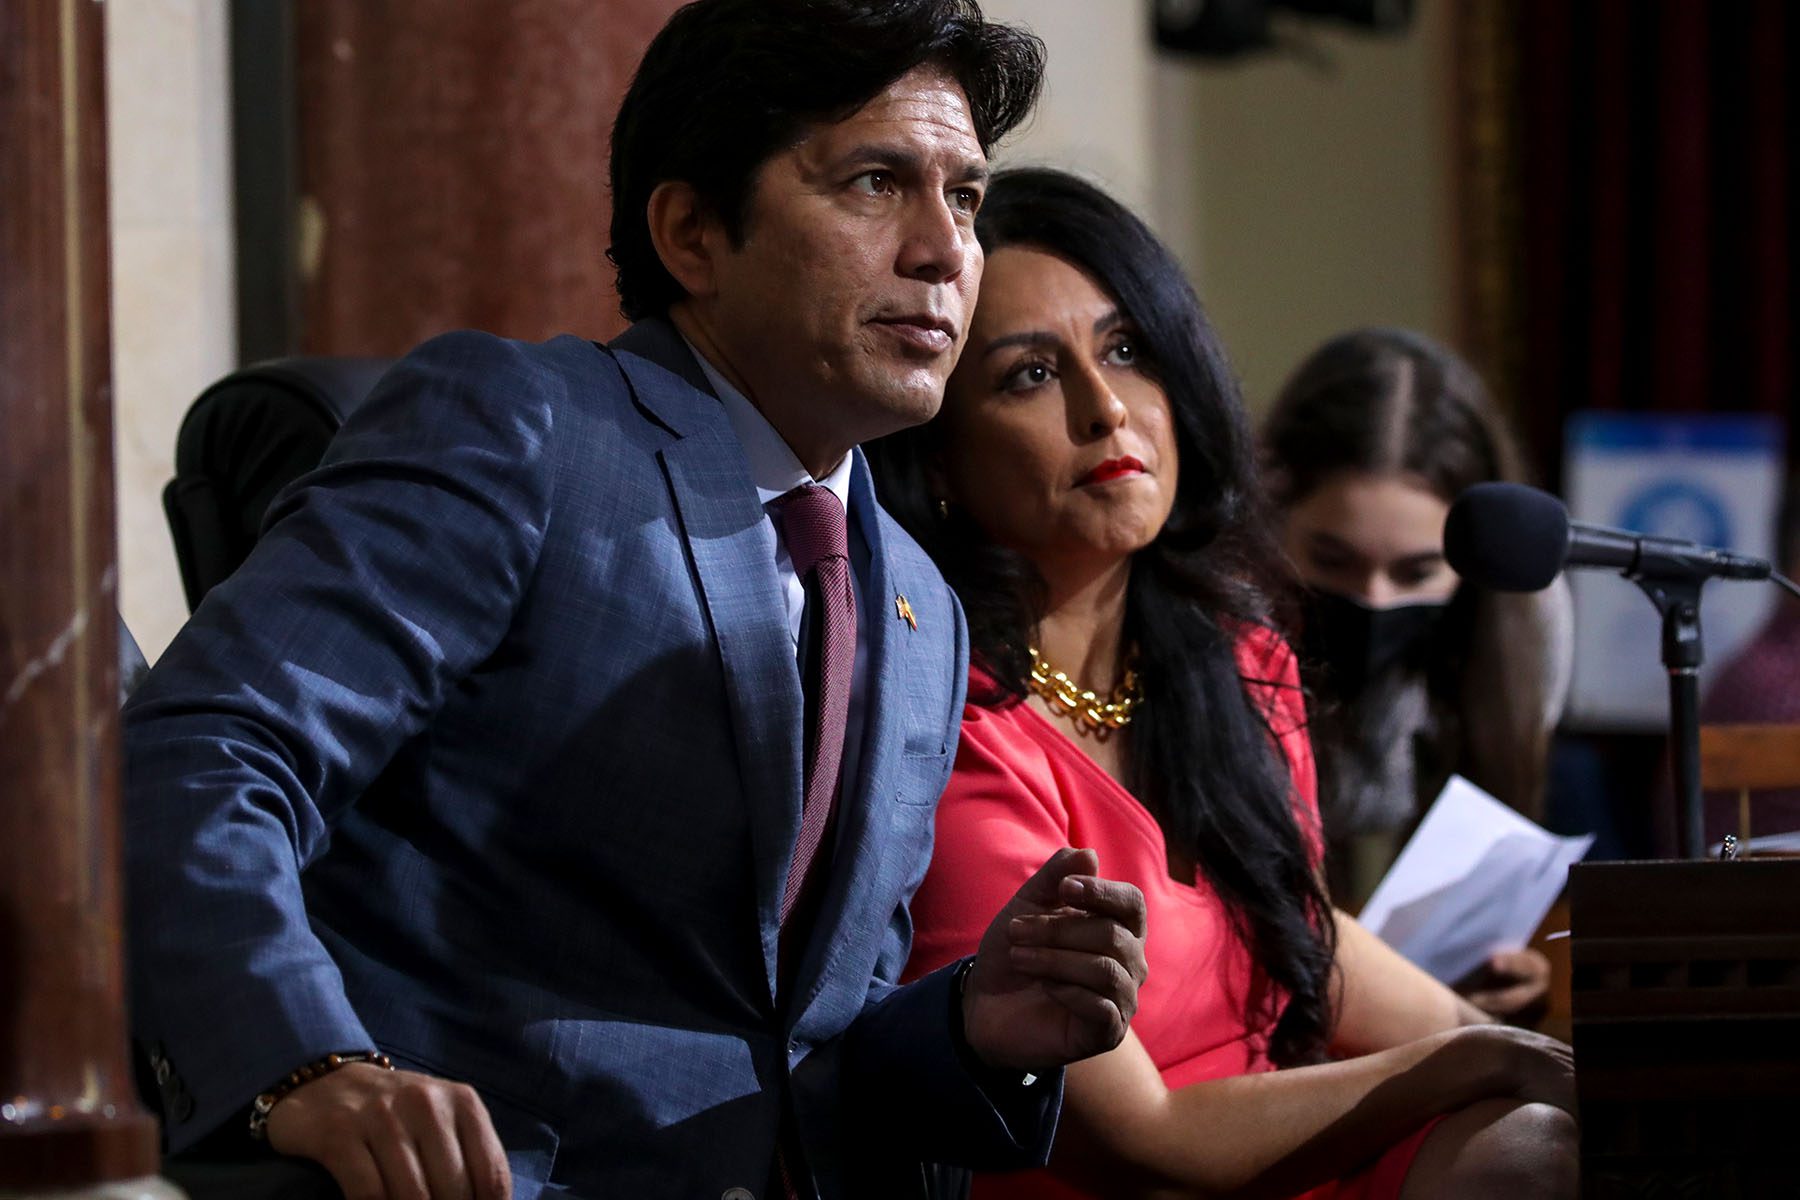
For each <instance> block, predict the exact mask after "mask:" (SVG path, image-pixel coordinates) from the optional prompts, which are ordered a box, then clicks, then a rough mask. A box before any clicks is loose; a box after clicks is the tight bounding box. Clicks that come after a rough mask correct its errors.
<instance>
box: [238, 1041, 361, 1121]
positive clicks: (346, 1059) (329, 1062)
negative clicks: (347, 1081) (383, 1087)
mask: <svg viewBox="0 0 1800 1200" xmlns="http://www.w3.org/2000/svg"><path fill="white" fill-rule="evenodd" d="M351 1063H368V1064H369V1065H370V1066H373V1067H380V1068H381V1069H382V1070H384V1071H391V1070H393V1069H394V1063H393V1060H391V1059H390V1058H388V1056H387V1055H385V1054H383V1053H382V1052H381V1051H379V1050H346V1051H344V1052H343V1053H341V1054H327V1055H326V1056H325V1057H324V1058H318V1059H314V1060H313V1061H312V1062H309V1063H305V1064H303V1065H301V1066H298V1067H295V1068H294V1069H293V1070H292V1071H289V1072H288V1073H287V1074H286V1075H285V1076H283V1077H282V1079H281V1080H280V1081H279V1082H278V1083H276V1084H275V1086H273V1087H271V1088H269V1089H268V1090H267V1091H265V1092H262V1093H260V1094H259V1095H258V1096H257V1097H256V1099H255V1100H252V1101H251V1102H250V1117H249V1131H250V1136H251V1137H253V1138H255V1139H256V1140H257V1141H259V1142H260V1141H263V1140H265V1139H266V1138H267V1137H268V1136H269V1113H270V1111H271V1110H273V1109H274V1107H275V1105H276V1104H278V1103H280V1101H281V1100H283V1099H284V1098H285V1097H286V1096H287V1095H288V1094H289V1093H290V1092H292V1091H294V1090H295V1089H296V1088H299V1087H300V1086H302V1085H303V1084H308V1083H311V1082H312V1081H313V1080H315V1079H321V1078H323V1077H325V1076H326V1075H329V1074H331V1073H332V1072H333V1071H335V1070H337V1069H338V1068H339V1067H347V1066H349V1065H350V1064H351Z"/></svg>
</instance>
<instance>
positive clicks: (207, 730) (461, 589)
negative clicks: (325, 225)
mask: <svg viewBox="0 0 1800 1200" xmlns="http://www.w3.org/2000/svg"><path fill="white" fill-rule="evenodd" d="M852 486H853V500H852V509H853V514H854V526H855V529H856V533H857V535H858V536H859V537H860V538H861V540H862V542H863V544H864V545H865V546H866V548H867V550H868V570H867V572H866V578H865V579H864V581H863V582H864V588H863V595H862V597H861V601H862V604H861V609H860V613H859V616H860V620H861V621H862V623H863V628H864V629H865V631H866V633H867V636H868V639H869V684H870V689H871V690H870V698H869V705H868V710H867V717H866V727H865V741H864V743H863V747H862V751H861V762H860V770H859V772H858V774H859V776H860V777H859V778H857V779H856V780H854V781H846V787H845V795H844V796H843V799H842V800H841V802H840V805H841V807H840V809H839V819H838V824H837V827H836V846H835V856H834V859H833V862H832V867H831V873H830V877H829V884H828V887H827V889H826V892H825V895H824V898H823V901H822V906H821V910H820V915H819V917H818V919H817V923H816V925H815V926H814V928H813V931H812V935H811V939H810V944H809V945H808V946H807V948H806V950H805V953H804V955H803V957H802V960H801V964H800V966H799V968H798V980H797V983H796V984H795V986H794V987H793V988H792V990H791V993H790V994H788V995H785V996H778V995H777V993H776V986H775V984H776V943H777V935H778V917H777V908H778V905H779V900H780V896H781V889H782V884H783V881H784V879H785V877H786V873H787V866H788V861H789V857H790V854H791V851H792V847H793V844H794V840H795V835H796V832H797V830H798V827H799V812H800V797H801V792H802V770H803V768H802V757H801V756H802V746H801V740H802V739H801V730H802V728H803V720H802V696H801V685H800V679H799V673H798V669H797V667H796V664H795V655H794V649H793V644H792V641H791V638H790V635H789V632H788V628H787V624H786V617H785V610H784V607H783V603H782V600H781V594H780V591H779V584H778V580H777V576H776V571H775V563H774V551H773V536H774V535H773V530H772V527H771V526H770V524H769V523H768V522H767V521H766V520H765V519H764V514H763V510H762V508H761V506H760V505H759V503H758V501H757V496H756V491H755V488H754V486H753V485H752V483H751V480H750V477H749V473H748V467H747V465H746V463H745V459H744V455H743V452H742V450H741V449H740V447H739V445H738V443H737V441H736V439H735V438H734V436H733V434H732V431H731V428H730V426H729V424H728V422H727V420H726V417H725V414H724V411H723V409H722V408H721V406H720V405H719V403H718V401H717V400H716V399H715V398H714V397H713V396H712V395H711V394H710V393H709V392H707V390H706V387H705V382H704V379H703V377H702V376H701V374H700V372H699V370H698V367H697V365H696V364H695V363H694V361H693V359H692V357H691V355H690V354H689V353H688V351H687V349H686V347H685V345H684V344H683V343H682V342H681V341H680V339H679V338H678V337H677V336H676V335H675V334H674V331H673V329H672V328H671V327H669V326H667V325H666V324H663V323H661V322H648V323H644V324H640V325H639V326H636V327H634V328H633V329H632V330H630V331H628V332H627V334H626V335H625V336H624V337H622V338H621V339H620V340H619V341H618V342H616V343H614V344H613V345H612V346H611V347H609V348H607V349H601V348H597V347H596V346H594V345H593V344H591V343H589V342H585V341H582V340H580V339H577V338H572V337H563V338H558V339H556V340H554V341H551V342H548V343H544V344H542V345H526V344H521V343H515V342H508V341H502V340H500V339H496V338H493V337H489V336H486V335H481V334H474V333H458V334H450V335H447V336H444V337H441V338H438V339H436V340H434V341H432V342H430V343H428V344H426V345H425V346H423V347H421V348H420V349H419V350H417V351H415V352H414V353H413V354H412V355H411V356H409V357H408V358H407V359H405V360H403V361H402V362H401V363H400V364H399V365H397V366H396V367H395V368H394V369H393V371H392V372H390V374H389V375H388V376H387V377H386V378H385V379H384V381H383V382H382V383H381V385H380V386H379V387H378V388H377V389H376V391H375V393H374V394H373V395H372V396H371V397H370V399H369V400H368V401H367V402H366V403H365V404H364V405H363V407H362V408H361V409H360V410H359V411H358V412H357V413H356V414H355V415H354V416H353V417H352V418H351V420H350V421H349V422H348V423H347V424H346V425H345V427H344V429H343V431H342V432H341V433H340V434H339V435H338V437H337V439H336V440H335V441H334V442H333V444H332V446H331V448H330V451H329V453H328V454H327V455H326V458H325V461H324V463H323V464H322V465H321V466H320V467H319V469H318V470H317V471H316V472H314V473H313V474H311V475H310V476H308V477H306V478H305V479H303V480H302V481H300V483H299V484H297V485H296V486H295V487H294V488H292V489H290V490H289V491H288V492H287V493H286V494H285V495H284V496H283V497H282V498H281V499H280V500H279V501H278V502H277V504H276V506H275V508H274V509H273V510H272V511H271V515H270V526H269V528H268V529H267V531H266V534H265V536H264V537H263V539H262V540H261V542H260V543H259V544H258V546H257V548H256V550H255V552H254V553H253V554H252V555H251V557H250V559H249V561H248V562H247V563H246V564H245V565H244V566H243V568H242V569H241V570H239V571H238V572H237V573H236V574H235V575H234V576H233V577H232V578H231V579H230V580H228V581H227V582H226V583H224V584H223V585H221V586H220V587H218V588H216V589H215V590H214V591H213V592H212V593H210V594H209V595H208V596H207V598H206V600H205V602H204V603H203V604H202V605H201V606H200V609H199V611H198V612H197V613H196V614H195V615H194V618H193V620H192V621H191V622H190V623H189V624H188V626H187V627H186V628H185V629H184V630H183V631H182V633H181V635H180V636H179V637H178V638H177V639H176V641H175V643H174V644H173V645H172V646H171V647H170V648H169V650H168V651H167V652H166V654H165V655H164V656H163V658H162V660H161V661H160V662H159V663H158V664H157V667H156V669H155V670H154V671H153V672H152V673H151V675H150V677H149V679H148V680H147V682H146V683H145V684H144V685H143V686H142V688H141V689H140V690H139V691H138V692H137V694H136V695H135V697H134V698H133V700H132V702H131V704H130V706H129V707H128V708H127V710H126V714H125V748H126V755H127V758H126V781H127V802H126V830H127V832H126V841H125V845H126V858H127V868H128V888H129V892H128V895H129V928H130V939H131V941H130V964H131V977H132V1005H133V1026H134V1035H135V1037H136V1038H137V1040H138V1041H139V1043H140V1044H141V1045H143V1046H144V1047H146V1048H147V1050H148V1051H149V1054H150V1058H151V1062H152V1063H153V1064H154V1065H155V1072H156V1074H157V1076H158V1078H159V1080H160V1081H161V1086H162V1093H163V1108H164V1111H165V1118H166V1120H167V1121H168V1124H169V1141H170V1145H171V1147H172V1148H173V1149H176V1150H179V1149H181V1148H183V1147H184V1146H187V1145H190V1144H191V1143H192V1142H194V1141H195V1140H196V1139H197V1138H199V1137H200V1136H201V1135H203V1134H205V1133H206V1132H208V1131H209V1130H211V1129H213V1128H214V1127H216V1126H218V1125H219V1124H220V1123H221V1122H222V1121H224V1120H226V1119H228V1118H230V1119H237V1118H238V1117H239V1116H240V1114H241V1113H242V1111H243V1110H244V1108H245V1106H246V1105H247V1104H248V1102H249V1101H250V1099H251V1098H252V1097H253V1096H254V1095H255V1094H256V1093H257V1092H258V1091H260V1090H262V1089H263V1088H265V1087H267V1086H269V1085H270V1084H271V1083H272V1082H273V1081H275V1080H277V1079H279V1078H281V1076H283V1075H284V1074H285V1073H286V1072H288V1071H289V1070H291V1069H292V1068H294V1067H295V1066H297V1065H299V1064H300V1063H303V1062H307V1061H309V1060H312V1059H315V1058H318V1057H320V1056H322V1055H324V1054H327V1053H330V1052H333V1051H342V1050H348V1049H355V1048H361V1047H368V1046H378V1047H380V1048H381V1049H383V1050H385V1051H387V1052H389V1053H390V1054H392V1055H393V1057H394V1058H395V1059H396V1061H397V1063H398V1064H399V1065H402V1066H406V1067H410V1068H413V1069H417V1070H421V1071H427V1072H430V1073H433V1074H437V1075H442V1076H447V1077H450V1078H454V1079H460V1080H464V1081H466V1082H468V1083H471V1084H473V1085H474V1086H475V1087H476V1088H477V1089H479V1091H480V1092H481V1094H482V1096H483V1097H484V1099H485V1100H486V1101H487V1104H488V1106H489V1109H490V1111H491V1113H492V1115H493V1118H494V1122H495V1125H496V1127H497V1129H498V1130H499V1133H500V1135H501V1138H502V1140H503V1141H504V1142H505V1144H506V1146H507V1149H508V1151H509V1153H510V1155H511V1159H512V1163H513V1167H514V1171H515V1175H516V1178H517V1194H518V1195H519V1196H521V1197H530V1196H534V1195H537V1194H538V1193H539V1191H540V1190H543V1191H549V1192H557V1191H561V1190H565V1189H566V1190H568V1191H572V1192H574V1193H576V1194H580V1195H590V1196H613V1195H618V1196H662V1195H668V1196H706V1197H713V1196H718V1195H721V1194H722V1193H723V1192H725V1191H726V1190H728V1189H730V1188H733V1187H744V1188H747V1189H749V1190H750V1191H751V1192H753V1193H755V1194H757V1195H761V1194H762V1192H763V1185H764V1182H765V1181H766V1180H767V1178H768V1177H769V1169H770V1163H771V1155H772V1152H773V1148H774V1145H775V1141H776V1130H777V1126H778V1123H779V1121H780V1119H781V1113H782V1109H783V1106H784V1104H786V1105H789V1106H791V1110H792V1113H793V1116H794V1120H795V1122H796V1124H797V1127H798V1129H799V1131H800V1135H801V1137H802V1138H803V1140H804V1143H805V1146H806V1149H807V1158H808V1163H809V1165H810V1166H811V1168H812V1170H813V1173H814V1175H815V1177H816V1182H817V1185H818V1187H819V1189H820V1191H821V1193H822V1194H823V1195H824V1196H827V1197H837V1196H862V1195H868V1194H877V1192H878V1190H879V1188H880V1186H881V1185H885V1184H890V1183H894V1182H897V1181H901V1180H916V1179H917V1178H918V1171H917V1168H916V1166H914V1167H911V1168H910V1169H909V1168H908V1167H907V1166H906V1165H904V1164H905V1163H906V1162H908V1161H912V1162H916V1160H919V1159H922V1158H923V1159H940V1160H944V1161H960V1162H965V1163H969V1164H972V1165H996V1166H1000V1165H1023V1164H1026V1163H1030V1162H1035V1161H1039V1160H1041V1159H1042V1157H1043V1156H1044V1154H1045V1153H1046V1152H1047V1149H1048V1144H1049V1139H1050V1134H1051V1130H1052V1127H1053V1124H1054V1120H1055V1113H1056V1108H1057V1102H1058V1098H1059V1096H1060V1091H1059V1085H1058V1081H1057V1080H1054V1079H1053V1080H1051V1081H1049V1084H1050V1085H1049V1086H1048V1087H1041V1088H1038V1089H1033V1090H1031V1091H1028V1092H1024V1093H1020V1094H1018V1095H1012V1094H1002V1095H1000V1098H999V1101H998V1104H996V1102H995V1101H994V1100H992V1099H991V1098H990V1096H989V1094H988V1093H987V1092H985V1091H983V1090H982V1088H981V1087H980V1086H978V1084H977V1083H976V1082H975V1080H974V1079H972V1078H971V1076H970V1074H969V1073H968V1072H967V1071H966V1070H965V1069H964V1067H963V1066H962V1064H961V1062H960V1061H959V1059H958V1058H957V1056H956V1053H955V1050H954V1047H953V1044H952V1042H951V1040H950V1034H949V1020H948V1017H949V1011H950V1003H951V999H950V995H949V981H948V977H947V975H946V974H944V973H939V974H938V975H936V976H933V977H931V978H928V979H925V980H921V981H919V982H918V983H916V984H913V985H910V986H907V987H897V986H895V982H894V981H895V980H896V979H897V977H898V975H899V972H900V969H901V966H902V964H903V963H904V962H905V961H906V956H907V951H908V948H909V942H910V937H911V928H910V924H909V922H908V918H907V913H906V906H907V902H908V900H909V899H910V897H911V895H912V892H913V890H914V888H915V887H916V886H917V885H918V883H919V880H920V878H921V876H922V875H923V873H924V871H925V867H926V862H927V860H928V859H929V857H930V853H931V836H932V816H933V812H934V808H935V805H936V802H937V798H938V794H939V792H940V790H941V789H942V787H943V785H944V781H945V779H946V777H947V776H948V774H949V771H950V766H951V761H952V758H953V752H954V748H955V743H956V737H957V728H958V721H959V717H960V713H961V709H962V703H963V688H964V664H965V660H966V657H967V651H966V646H965V637H964V632H965V631H964V626H963V620H962V614H961V612H960V610H959V609H958V607H957V605H956V603H955V600H954V598H953V597H952V596H951V594H950V593H949V591H948V590H947V589H946V587H945V586H944V584H943V582H942V580H941V579H940V577H939V576H938V574H937V572H936V570H935V569H934V568H933V566H932V565H931V563H930V561H929V560H928V559H926V557H925V556H924V555H923V554H922V553H921V552H920V550H919V549H918V548H917V546H915V545H914V544H913V542H912V541H910V540H909V539H908V538H907V536H906V535H905V534H904V533H902V532H901V531H900V529H899V527H898V526H897V525H895V524H894V523H893V522H892V521H891V519H889V518H888V517H887V515H886V514H885V513H883V512H882V511H881V510H880V508H879V506H878V505H877V503H876V501H875V496H874V492H873V489H872V487H871V484H870V480H869V474H868V469H867V467H866V465H865V464H864V463H863V462H862V461H861V457H860V452H859V454H858V459H857V462H856V464H855V472H854V481H853V485H852ZM902 595H903V596H905V597H906V599H907V601H908V603H909V604H910V605H911V609H912V611H913V613H914V614H915V616H916V620H917V628H916V629H915V628H913V627H912V626H911V625H909V624H908V623H907V622H905V621H903V620H902V619H901V618H900V616H899V614H898V613H897V611H896V609H897V605H896V597H897V596H902ZM997 1091H999V1089H997Z"/></svg>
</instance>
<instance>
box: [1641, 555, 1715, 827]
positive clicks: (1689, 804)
mask: <svg viewBox="0 0 1800 1200" xmlns="http://www.w3.org/2000/svg"><path fill="white" fill-rule="evenodd" d="M1627 578H1628V579H1630V580H1631V582H1633V583H1635V584H1637V585H1638V587H1639V588H1641V589H1643V592H1644V595H1646V596H1648V597H1650V603H1652V604H1654V605H1656V611H1657V612H1659V613H1661V614H1662V622H1663V626H1662V661H1663V666H1664V667H1666V668H1668V672H1669V774H1670V777H1671V780H1672V782H1673V783H1674V785H1675V817H1676V829H1677V831H1678V832H1679V834H1680V838H1681V853H1682V856H1683V857H1685V858H1704V857H1705V856H1706V823H1705V819H1704V811H1703V810H1702V808H1701V806H1700V663H1701V661H1702V659H1704V657H1705V653H1704V651H1703V649H1702V647H1701V642H1700V587H1701V585H1702V584H1704V583H1705V582H1706V579H1705V577H1704V576H1702V577H1700V578H1697V579H1696V578H1693V577H1691V576H1680V577H1671V576H1643V575H1637V574H1632V575H1628V576H1627Z"/></svg>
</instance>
